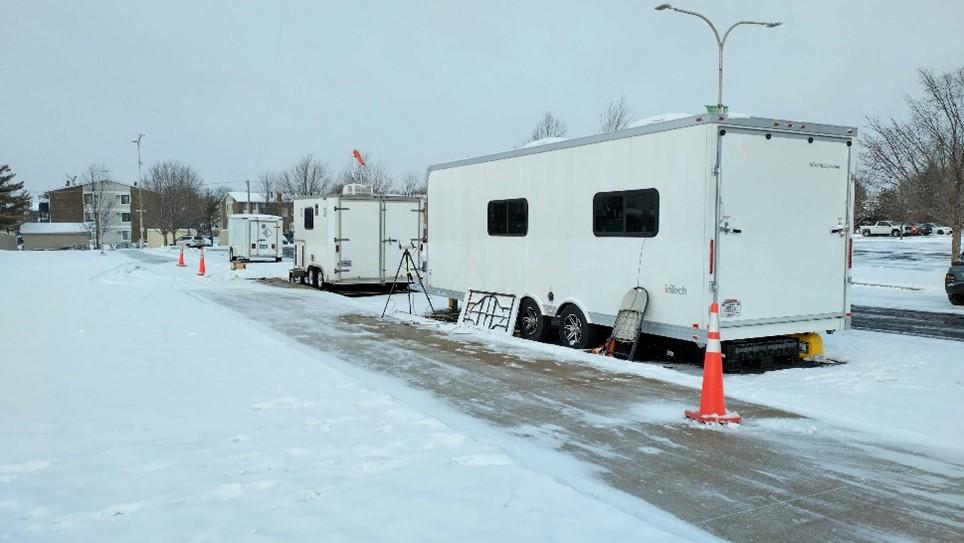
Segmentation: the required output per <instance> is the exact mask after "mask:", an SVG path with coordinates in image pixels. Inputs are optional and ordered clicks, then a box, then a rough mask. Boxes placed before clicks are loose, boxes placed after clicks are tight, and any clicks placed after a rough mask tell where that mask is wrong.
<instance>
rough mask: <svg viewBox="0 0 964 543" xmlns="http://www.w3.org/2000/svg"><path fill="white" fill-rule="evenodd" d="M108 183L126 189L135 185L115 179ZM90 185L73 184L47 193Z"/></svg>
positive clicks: (109, 180)
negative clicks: (122, 186)
mask: <svg viewBox="0 0 964 543" xmlns="http://www.w3.org/2000/svg"><path fill="white" fill-rule="evenodd" d="M107 182H109V183H114V184H115V185H124V186H125V187H128V188H134V186H133V185H129V184H127V183H124V182H123V181H116V180H114V179H108V180H107ZM89 184H90V183H89V182H88V183H73V184H71V185H70V186H69V187H57V188H55V189H50V190H48V191H47V192H57V191H60V190H66V189H74V188H77V187H82V186H84V185H89ZM144 190H147V189H144Z"/></svg>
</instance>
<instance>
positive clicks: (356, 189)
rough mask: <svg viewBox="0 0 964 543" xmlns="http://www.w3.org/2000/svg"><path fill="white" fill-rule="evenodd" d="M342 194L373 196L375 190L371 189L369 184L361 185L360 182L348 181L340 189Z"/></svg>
mask: <svg viewBox="0 0 964 543" xmlns="http://www.w3.org/2000/svg"><path fill="white" fill-rule="evenodd" d="M341 194H342V196H373V195H374V194H375V192H374V191H373V190H372V186H371V185H362V184H361V183H348V184H347V185H345V188H343V189H341Z"/></svg>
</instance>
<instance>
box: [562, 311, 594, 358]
mask: <svg viewBox="0 0 964 543" xmlns="http://www.w3.org/2000/svg"><path fill="white" fill-rule="evenodd" d="M591 335H592V328H591V327H590V326H589V322H587V321H586V316H585V315H583V314H582V311H581V310H580V309H579V308H578V307H576V306H575V305H571V304H570V305H567V306H566V307H565V308H563V310H562V313H560V314H559V341H561V342H562V344H563V345H565V346H566V347H572V348H573V349H585V348H586V346H587V345H589V341H590V339H591V337H590V336H591Z"/></svg>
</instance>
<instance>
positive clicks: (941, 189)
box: [864, 68, 964, 260]
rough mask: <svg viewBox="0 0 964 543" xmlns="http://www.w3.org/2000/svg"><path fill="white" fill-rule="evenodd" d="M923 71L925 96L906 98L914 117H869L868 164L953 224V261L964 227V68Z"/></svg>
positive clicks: (882, 179)
mask: <svg viewBox="0 0 964 543" xmlns="http://www.w3.org/2000/svg"><path fill="white" fill-rule="evenodd" d="M918 74H919V76H920V83H921V87H922V90H923V97H922V98H912V97H909V96H908V97H907V98H906V102H907V106H908V108H909V109H910V119H909V120H898V119H896V118H894V117H890V118H887V119H880V118H879V117H868V118H867V124H868V125H869V126H870V132H871V133H870V134H869V135H867V136H865V138H864V149H865V155H864V164H865V166H866V169H867V171H868V172H869V173H870V174H871V179H872V180H873V181H874V182H875V184H876V186H878V187H880V188H890V189H900V191H901V192H902V193H903V194H905V195H907V194H910V195H911V198H910V199H911V200H912V201H913V200H914V198H917V199H918V200H919V201H918V204H922V205H923V206H924V207H925V208H926V210H927V211H926V215H927V218H928V219H930V220H932V221H936V222H946V223H950V225H951V226H952V227H953V228H954V235H953V237H952V239H951V253H952V255H951V258H952V260H953V259H956V258H957V256H958V255H959V254H960V253H961V228H962V227H964V68H958V69H957V70H954V71H951V72H948V73H944V74H935V73H934V72H932V71H930V70H926V69H921V70H919V71H918Z"/></svg>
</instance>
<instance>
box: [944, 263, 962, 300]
mask: <svg viewBox="0 0 964 543" xmlns="http://www.w3.org/2000/svg"><path fill="white" fill-rule="evenodd" d="M944 290H945V291H946V292H947V299H948V300H950V301H951V303H952V304H954V305H964V253H961V256H960V257H958V259H957V261H955V262H954V263H952V264H951V267H950V268H949V269H948V270H947V275H945V276H944Z"/></svg>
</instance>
